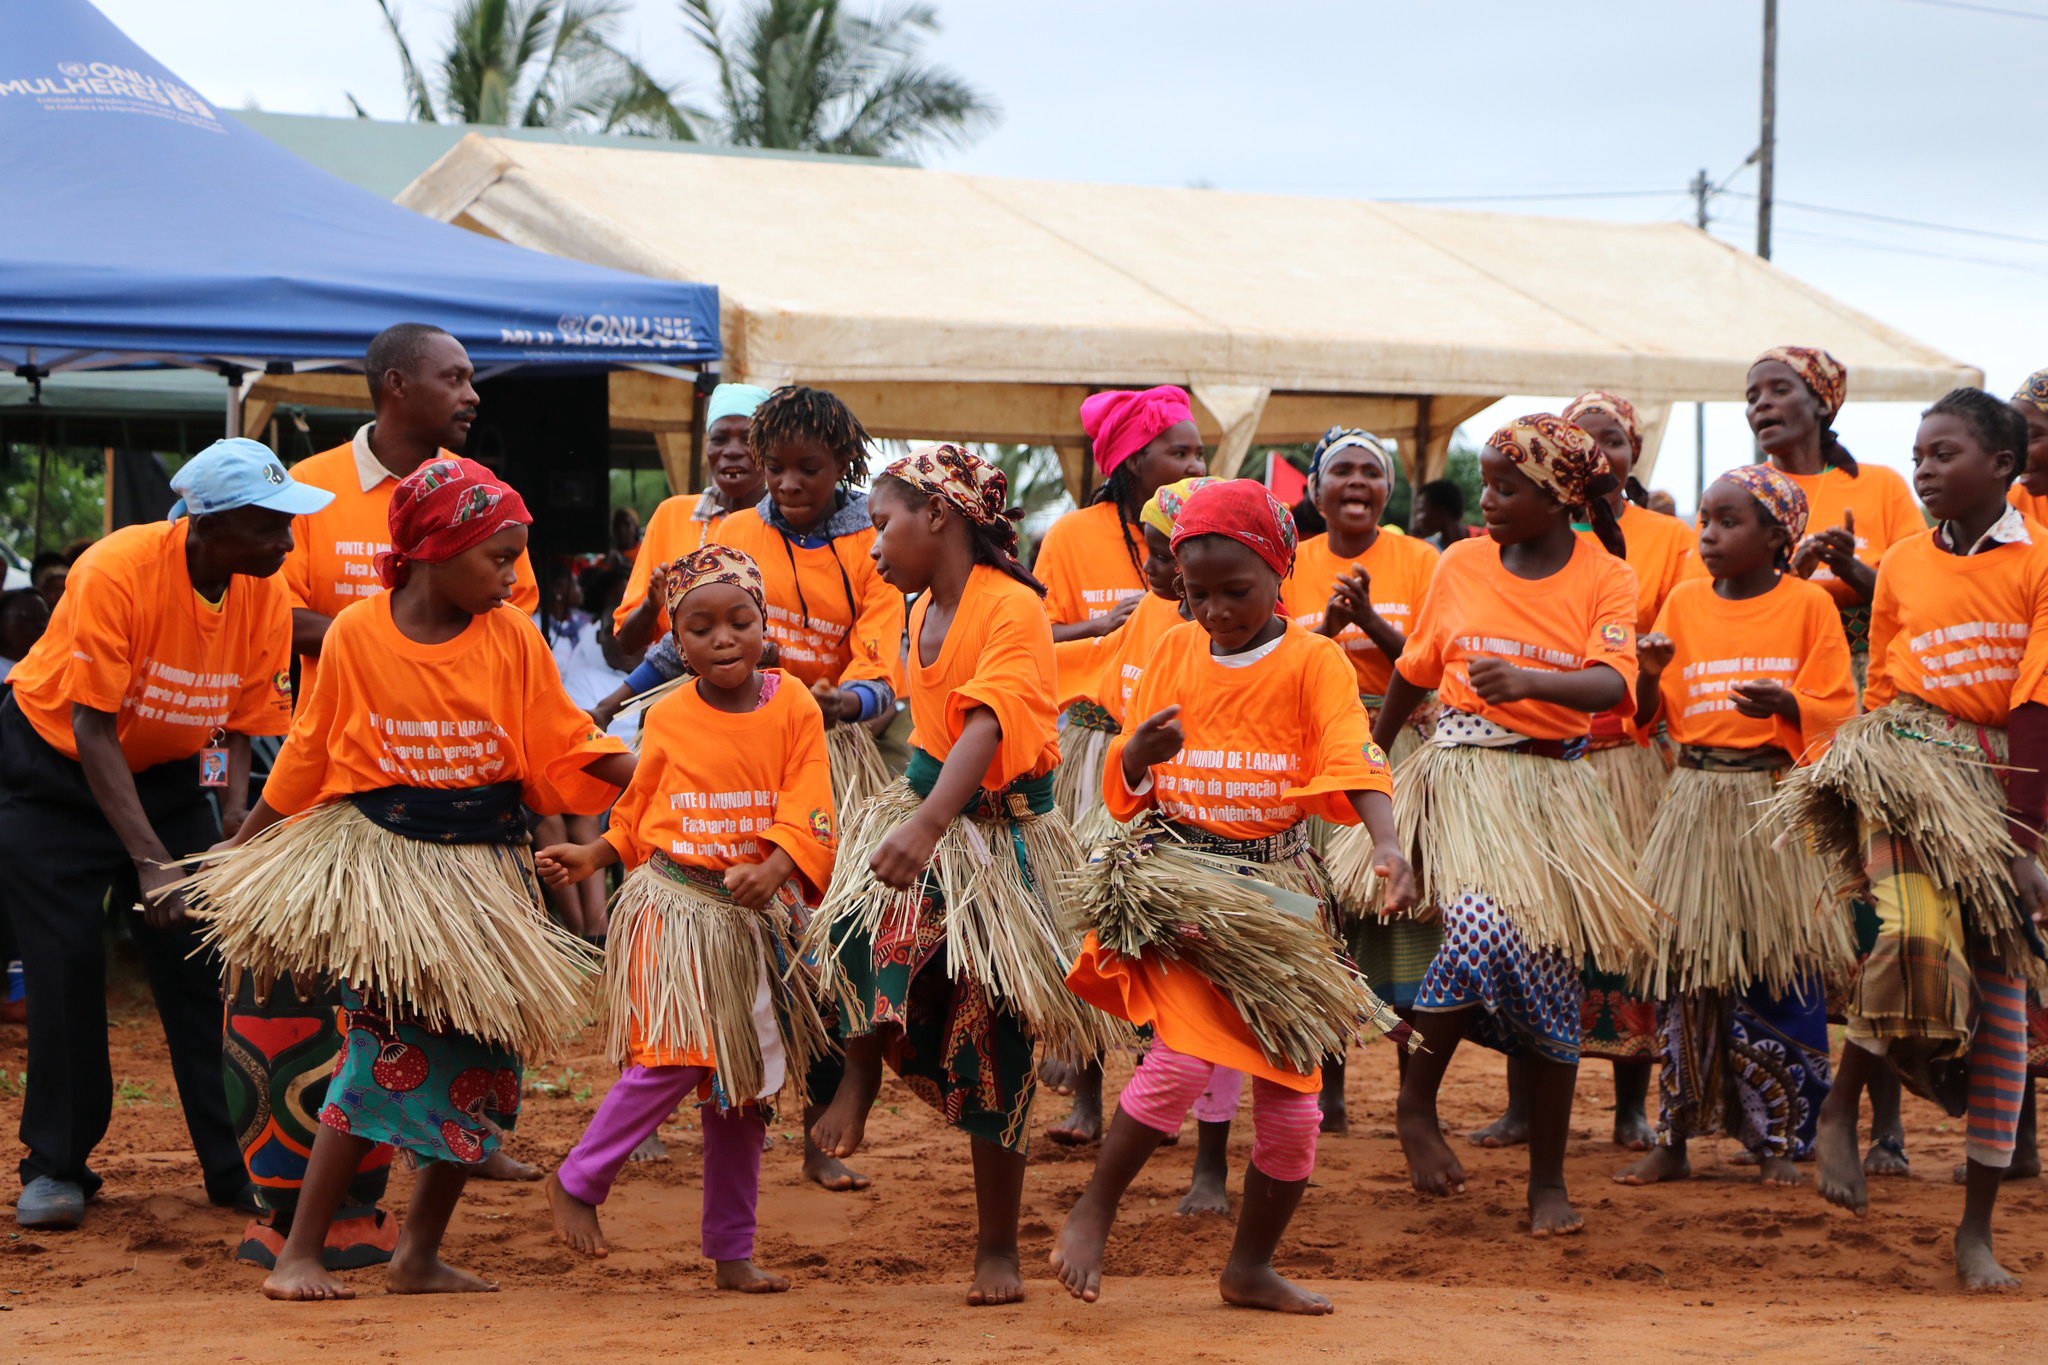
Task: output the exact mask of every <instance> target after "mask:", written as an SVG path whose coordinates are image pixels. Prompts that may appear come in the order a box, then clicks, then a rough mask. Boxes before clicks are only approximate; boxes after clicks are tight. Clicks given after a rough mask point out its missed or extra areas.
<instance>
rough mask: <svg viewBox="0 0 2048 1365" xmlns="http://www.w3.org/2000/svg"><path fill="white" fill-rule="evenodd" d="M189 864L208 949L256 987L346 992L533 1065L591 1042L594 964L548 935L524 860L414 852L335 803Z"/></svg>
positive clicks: (582, 950)
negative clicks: (584, 1038) (282, 979)
mask: <svg viewBox="0 0 2048 1365" xmlns="http://www.w3.org/2000/svg"><path fill="white" fill-rule="evenodd" d="M191 861H193V862H200V863H202V866H201V867H200V870H199V871H198V872H196V873H194V874H193V875H192V876H190V877H188V878H186V879H185V881H184V882H183V883H181V885H182V886H183V888H184V890H185V894H186V901H187V904H188V905H189V906H190V907H191V909H192V913H193V916H194V918H196V919H198V920H199V921H200V924H201V933H202V935H203V937H204V938H205V940H206V942H208V943H209V944H211V945H212V946H213V947H214V948H215V949H217V950H218V951H219V953H220V955H221V958H222V960H223V961H225V962H226V963H227V964H228V965H229V966H230V967H235V968H240V969H241V970H242V971H244V972H247V973H249V974H250V975H252V976H254V977H255V978H256V979H257V980H260V981H267V980H271V979H274V978H276V977H279V976H284V975H290V976H293V977H296V978H298V979H299V980H301V981H307V982H313V981H340V982H343V983H346V984H348V985H351V986H353V987H354V988H356V989H357V990H359V991H361V992H362V994H363V996H364V998H365V999H366V1000H367V1001H368V1002H369V1003H370V1005H371V1007H372V1008H374V1009H376V1010H377V1011H379V1012H380V1013H381V1014H386V1015H389V1016H391V1017H394V1018H399V1019H403V1020H405V1021H407V1022H412V1023H417V1024H419V1025H420V1026H421V1027H423V1028H426V1029H428V1030H431V1031H434V1032H455V1033H461V1034H466V1035H468V1036H470V1037H472V1038H475V1039H478V1040H480V1041H482V1042H485V1043H490V1044H495V1045H498V1046H501V1047H503V1048H506V1049H509V1050H510V1051H512V1052H516V1053H519V1054H521V1055H526V1056H534V1055H544V1054H546V1053H547V1052H548V1051H549V1050H550V1048H551V1047H552V1046H553V1045H554V1043H555V1041H556V1040H557V1039H559V1038H561V1037H563V1036H564V1035H567V1034H570V1033H573V1032H575V1031H576V1030H577V1029H579V1028H581V1027H582V1026H583V1023H584V1021H585V1017H586V1008H587V1004H588V994H589V991H588V987H589V981H590V976H591V974H592V973H593V972H594V971H595V969H596V968H597V966H598V960H597V955H596V953H595V952H594V951H593V950H592V949H591V948H590V946H589V945H588V944H586V943H584V942H583V940H581V939H579V938H577V937H576V936H575V935H574V934H572V933H570V932H569V931H568V930H566V929H563V928H560V927H559V926H557V925H555V924H554V923H553V922H552V921H550V920H549V919H548V917H547V913H546V911H544V910H543V909H542V908H541V901H540V883H539V882H538V881H537V880H536V879H535V877H534V873H533V857H532V854H531V853H530V852H529V851H528V850H526V849H525V848H522V847H514V846H510V845H505V844H439V843H426V842H423V841H421V840H418V839H408V838H406V837H404V836H403V835H399V834H392V833H390V832H388V831H386V830H384V829H382V828H380V827H378V826H377V825H376V824H374V823H372V822H371V821H370V820H369V819H367V818H366V817H364V816H363V815H362V814H361V813H360V812H358V811H357V810H356V808H355V807H354V806H353V805H351V804H350V803H349V802H347V801H333V802H329V803H327V804H326V805H323V806H319V807H316V808H315V809H314V810H312V811H310V812H308V813H306V814H305V815H303V816H300V817H299V818H297V819H293V820H288V821H281V822H279V823H278V824H275V825H272V826H271V827H270V828H268V829H266V830H264V831H263V832H262V833H260V834H258V835H256V837H254V838H253V839H251V840H249V842H248V843H246V844H244V845H242V846H241V847H240V848H238V849H235V850H234V851H233V852H231V853H227V854H223V855H219V856H216V857H211V858H207V859H204V860H201V859H192V860H191Z"/></svg>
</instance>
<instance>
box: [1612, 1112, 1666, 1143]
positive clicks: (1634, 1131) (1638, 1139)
mask: <svg viewBox="0 0 2048 1365" xmlns="http://www.w3.org/2000/svg"><path fill="white" fill-rule="evenodd" d="M1656 1141H1657V1130H1656V1129H1655V1128H1652V1127H1651V1126H1650V1120H1649V1119H1648V1118H1646V1117H1645V1116H1644V1115H1643V1113H1642V1112H1641V1111H1640V1110H1631V1111H1629V1112H1628V1113H1623V1112H1622V1111H1621V1110H1619V1109H1617V1110H1615V1111H1614V1145H1615V1146H1617V1147H1625V1148H1627V1149H1628V1150H1629V1151H1631V1152H1647V1151H1649V1150H1650V1148H1651V1146H1652V1145H1653V1144H1654V1143H1655V1142H1656Z"/></svg>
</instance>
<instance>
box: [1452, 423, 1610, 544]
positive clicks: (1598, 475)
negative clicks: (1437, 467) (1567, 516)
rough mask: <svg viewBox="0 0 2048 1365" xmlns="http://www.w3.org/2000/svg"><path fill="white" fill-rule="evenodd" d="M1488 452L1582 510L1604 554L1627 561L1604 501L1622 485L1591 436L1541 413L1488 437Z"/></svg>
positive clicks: (1568, 503) (1567, 504) (1545, 489)
mask: <svg viewBox="0 0 2048 1365" xmlns="http://www.w3.org/2000/svg"><path fill="white" fill-rule="evenodd" d="M1486 448H1487V449H1489V450H1492V451H1495V452H1497V453H1499V454H1501V455H1505V456H1506V457H1507V458H1508V461H1509V463H1511V464H1513V465H1514V467H1515V468H1516V469H1518V470H1519V471H1521V472H1522V473H1523V474H1524V475H1526V476H1528V477H1529V478H1530V479H1531V480H1533V481H1534V482H1535V483H1536V485H1537V487H1539V488H1541V489H1543V491H1544V492H1546V493H1548V494H1550V496H1551V497H1553V498H1556V499H1557V500H1558V501H1559V502H1561V503H1563V504H1564V505H1565V506H1566V507H1573V508H1577V507H1583V508H1585V509H1586V516H1587V517H1588V518H1589V519H1590V520H1591V522H1592V524H1593V534H1594V535H1595V536H1597V537H1599V540H1600V543H1601V544H1602V545H1604V546H1606V547H1607V552H1608V553H1609V554H1611V555H1613V556H1614V557H1615V558H1617V559H1625V558H1627V557H1628V552H1627V546H1626V543H1625V542H1624V541H1623V540H1622V535H1621V526H1620V523H1619V522H1617V521H1616V519H1615V515H1614V509H1613V508H1612V507H1611V506H1609V505H1608V502H1607V498H1608V495H1610V494H1611V493H1613V492H1614V491H1615V490H1616V489H1617V488H1620V487H1621V481H1620V480H1619V479H1617V478H1615V477H1614V466H1612V465H1610V464H1608V463H1607V457H1606V456H1605V455H1602V454H1601V453H1600V447H1598V446H1596V445H1594V444H1593V438H1592V437H1590V436H1588V435H1587V434H1586V433H1585V432H1583V431H1581V430H1580V429H1579V428H1577V427H1575V426H1573V425H1572V424H1571V423H1570V422H1567V421H1565V420H1564V418H1562V417H1559V416H1558V415H1557V414H1556V413H1554V412H1539V413H1534V414H1532V415H1530V416H1528V417H1517V418H1516V419H1515V420H1514V421H1512V422H1510V423H1508V424H1507V425H1506V426H1504V427H1502V428H1501V429H1500V430H1499V431H1496V432H1495V433H1493V435H1491V436H1489V437H1487V438H1486Z"/></svg>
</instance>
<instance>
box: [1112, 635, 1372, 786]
mask: <svg viewBox="0 0 2048 1365" xmlns="http://www.w3.org/2000/svg"><path fill="white" fill-rule="evenodd" d="M1203 638H1204V639H1205V640H1206V639H1207V638H1208V637H1207V636H1204V637H1203ZM1161 643H1162V644H1163V643H1164V642H1163V641H1162V642H1161ZM1176 652H1177V651H1176ZM1160 663H1161V651H1160V650H1156V649H1155V650H1154V651H1153V656H1152V663H1151V664H1149V665H1148V666H1147V667H1146V669H1145V676H1144V677H1142V678H1140V679H1138V690H1137V691H1135V692H1133V693H1132V694H1131V709H1130V714H1131V715H1134V716H1136V717H1138V719H1139V720H1140V721H1143V720H1144V718H1145V717H1147V716H1151V715H1155V714H1157V713H1158V712H1160V711H1163V710H1165V709H1166V708H1167V707H1168V706H1170V705H1172V704H1173V699H1172V698H1171V697H1169V696H1167V695H1166V688H1165V684H1164V683H1163V682H1161V678H1162V677H1163V676H1164V675H1165V674H1166V673H1168V672H1171V671H1173V670H1172V668H1171V666H1170V665H1169V666H1167V667H1164V668H1162V667H1161V666H1160ZM1184 700H1185V701H1186V702H1187V703H1188V704H1189V705H1200V699H1199V698H1196V697H1194V696H1187V697H1185V698H1184ZM1352 700H1353V701H1354V702H1355V701H1357V700H1358V698H1357V697H1356V696H1354V697H1353V698H1352ZM1133 728H1135V727H1133V726H1129V725H1127V726H1126V727H1125V728H1124V732H1123V733H1122V734H1120V735H1118V736H1117V737H1116V738H1114V739H1112V740H1110V742H1109V748H1108V750H1107V751H1106V752H1104V754H1103V756H1102V804H1103V805H1104V806H1106V807H1108V809H1109V813H1110V814H1111V815H1112V816H1114V817H1116V819H1117V821H1118V822H1119V823H1124V824H1128V823H1129V822H1130V821H1132V820H1135V819H1137V818H1138V817H1139V816H1140V815H1143V814H1144V813H1145V812H1146V811H1148V810H1151V809H1152V808H1153V807H1154V806H1156V805H1158V804H1159V784H1158V783H1157V782H1153V783H1150V784H1148V785H1147V786H1146V788H1145V790H1144V791H1143V792H1134V791H1132V790H1131V787H1130V784H1129V783H1128V782H1126V781H1124V746H1125V745H1126V744H1128V743H1130V740H1131V731H1132V729H1133Z"/></svg>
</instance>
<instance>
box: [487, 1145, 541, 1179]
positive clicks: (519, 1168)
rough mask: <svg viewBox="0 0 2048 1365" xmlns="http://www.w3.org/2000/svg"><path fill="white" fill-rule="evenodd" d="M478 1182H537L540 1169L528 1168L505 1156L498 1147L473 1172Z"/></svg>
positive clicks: (503, 1150)
mask: <svg viewBox="0 0 2048 1365" xmlns="http://www.w3.org/2000/svg"><path fill="white" fill-rule="evenodd" d="M474 1174H475V1175H476V1177H477V1178H478V1179H479V1180H538V1179H540V1167H538V1166H529V1165H527V1164H526V1163H525V1162H523V1161H519V1160H516V1159H514V1158H513V1157H510V1156H507V1155H506V1154H505V1149H504V1148H503V1147H500V1148H499V1149H498V1150H497V1151H495V1152H492V1153H491V1154H490V1155H489V1156H487V1157H485V1158H484V1164H483V1165H481V1166H479V1167H477V1168H476V1171H475V1172H474Z"/></svg>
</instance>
